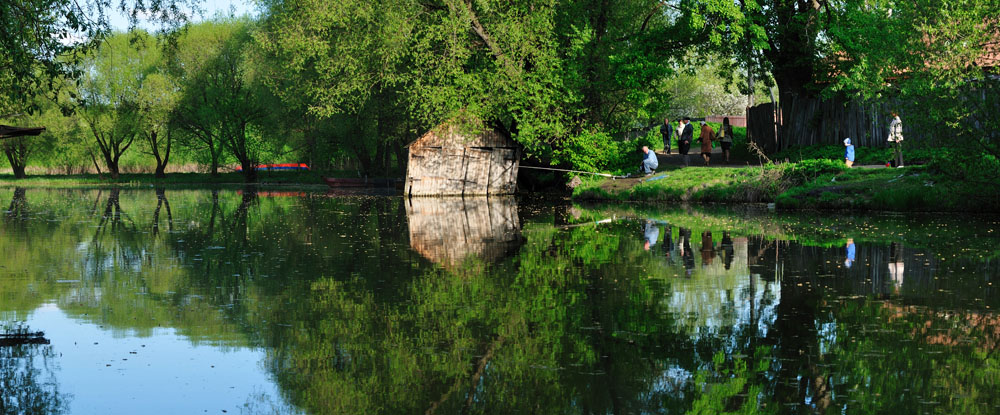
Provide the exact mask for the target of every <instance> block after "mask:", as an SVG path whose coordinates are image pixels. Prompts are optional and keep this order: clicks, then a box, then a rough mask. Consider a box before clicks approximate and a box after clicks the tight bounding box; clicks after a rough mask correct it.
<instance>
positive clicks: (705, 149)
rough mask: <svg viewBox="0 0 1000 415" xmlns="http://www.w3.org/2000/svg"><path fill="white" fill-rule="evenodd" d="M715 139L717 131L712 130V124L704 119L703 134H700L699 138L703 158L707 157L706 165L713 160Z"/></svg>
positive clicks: (702, 124) (702, 123)
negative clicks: (713, 142) (713, 141)
mask: <svg viewBox="0 0 1000 415" xmlns="http://www.w3.org/2000/svg"><path fill="white" fill-rule="evenodd" d="M714 139H715V131H713V130H712V126H710V125H708V124H706V123H705V122H704V121H702V122H701V135H699V136H698V140H699V141H701V158H703V159H705V165H706V166H708V162H709V161H711V160H712V140H714Z"/></svg>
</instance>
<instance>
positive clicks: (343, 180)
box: [323, 177, 403, 187]
mask: <svg viewBox="0 0 1000 415" xmlns="http://www.w3.org/2000/svg"><path fill="white" fill-rule="evenodd" d="M323 180H325V181H326V184H327V185H328V186H330V187H396V186H398V185H402V184H403V181H402V180H401V179H388V178H351V177H324V178H323Z"/></svg>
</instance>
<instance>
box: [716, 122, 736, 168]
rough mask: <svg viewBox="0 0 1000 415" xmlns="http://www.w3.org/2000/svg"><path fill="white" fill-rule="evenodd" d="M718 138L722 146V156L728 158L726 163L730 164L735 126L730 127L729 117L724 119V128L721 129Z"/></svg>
mask: <svg viewBox="0 0 1000 415" xmlns="http://www.w3.org/2000/svg"><path fill="white" fill-rule="evenodd" d="M717 138H718V139H719V143H720V144H722V154H723V155H725V156H726V163H729V149H731V148H733V126H732V125H729V117H725V118H723V119H722V128H721V129H719V136H718V137H717Z"/></svg>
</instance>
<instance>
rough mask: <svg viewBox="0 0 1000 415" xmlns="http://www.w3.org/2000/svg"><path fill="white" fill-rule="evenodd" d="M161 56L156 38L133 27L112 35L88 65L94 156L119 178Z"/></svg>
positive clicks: (84, 88)
mask: <svg viewBox="0 0 1000 415" xmlns="http://www.w3.org/2000/svg"><path fill="white" fill-rule="evenodd" d="M161 60H162V58H161V54H160V49H159V48H158V47H157V46H156V44H155V40H154V39H153V38H152V37H150V36H148V35H147V34H145V33H144V32H133V33H130V34H125V33H121V34H117V35H115V36H112V37H111V38H109V39H108V40H107V41H106V42H104V43H103V44H102V45H101V46H100V47H99V48H97V49H96V50H95V51H94V52H93V53H92V54H91V55H90V56H88V58H87V59H86V60H85V61H84V63H83V65H82V70H83V72H84V74H85V75H84V77H83V79H82V82H81V83H80V94H79V106H80V114H81V117H82V118H83V120H84V121H85V123H86V124H87V127H88V129H89V130H90V132H91V135H92V137H93V139H94V141H93V142H94V144H96V147H97V154H96V155H95V154H93V153H92V155H91V157H92V158H93V159H94V160H93V161H94V164H95V167H97V161H96V158H97V156H100V157H101V159H102V160H103V161H104V164H105V166H107V169H108V171H109V173H110V174H111V177H112V178H118V174H119V165H118V164H119V161H120V159H121V157H122V155H123V154H125V152H126V151H128V149H129V148H130V147H131V146H132V143H133V142H134V141H135V138H136V136H137V135H138V134H139V132H140V131H141V128H142V126H141V121H142V118H143V116H144V107H143V102H142V101H143V100H142V99H141V97H142V96H143V91H144V89H147V88H148V87H151V86H148V85H146V81H147V80H149V79H151V78H150V75H152V74H153V73H155V72H156V71H157V67H158V66H159V65H160V63H161ZM98 170H99V168H98Z"/></svg>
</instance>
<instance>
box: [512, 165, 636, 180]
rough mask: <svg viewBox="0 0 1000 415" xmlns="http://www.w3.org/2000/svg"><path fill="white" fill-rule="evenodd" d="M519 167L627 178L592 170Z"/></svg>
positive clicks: (532, 167)
mask: <svg viewBox="0 0 1000 415" xmlns="http://www.w3.org/2000/svg"><path fill="white" fill-rule="evenodd" d="M519 168H522V169H535V170H550V171H561V172H566V173H580V174H593V175H595V176H601V177H610V178H612V179H624V178H626V177H625V176H615V175H613V174H608V173H594V172H590V171H580V170H568V169H555V168H551V167H535V166H520V167H519Z"/></svg>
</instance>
